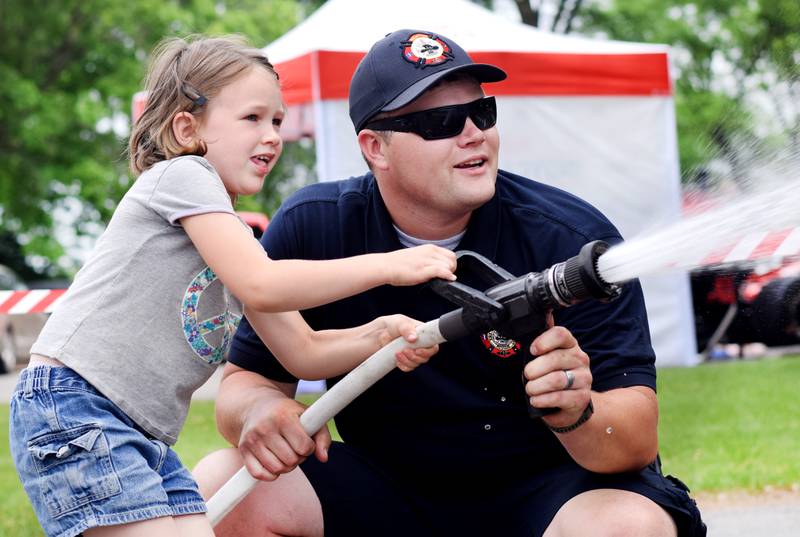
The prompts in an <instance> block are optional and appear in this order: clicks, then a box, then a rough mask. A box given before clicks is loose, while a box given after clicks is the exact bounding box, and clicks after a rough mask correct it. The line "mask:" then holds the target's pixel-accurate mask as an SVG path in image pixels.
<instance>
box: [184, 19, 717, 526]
mask: <svg viewBox="0 0 800 537" xmlns="http://www.w3.org/2000/svg"><path fill="white" fill-rule="evenodd" d="M504 78H505V73H504V72H503V71H501V70H500V69H498V68H496V67H494V66H490V65H486V64H474V63H472V61H471V60H470V58H469V57H468V56H467V54H466V53H465V52H464V51H463V50H462V49H461V47H459V46H458V45H457V44H456V43H455V42H453V41H452V40H450V39H448V38H446V37H444V36H441V35H436V34H433V33H430V32H425V31H415V30H400V31H397V32H394V33H392V34H389V35H388V36H387V37H385V38H384V39H382V40H381V41H379V42H378V43H376V44H375V45H374V46H373V48H372V49H371V50H370V52H369V53H368V54H367V56H366V57H365V58H364V59H363V60H362V62H361V63H360V65H359V67H358V69H357V70H356V73H355V74H354V76H353V80H352V82H351V88H350V117H351V119H352V120H353V124H354V126H355V128H356V132H357V133H358V143H359V145H360V147H361V150H362V152H363V154H364V157H365V159H366V161H367V162H368V164H369V167H370V169H371V170H372V173H369V174H367V175H365V176H363V177H358V178H352V179H349V180H347V181H342V182H334V183H320V184H316V185H312V186H310V187H307V188H305V189H303V190H301V191H300V192H298V193H296V194H295V195H294V196H292V197H290V198H289V199H288V200H287V201H286V202H285V203H284V204H283V206H282V208H281V210H280V211H279V212H278V213H277V214H276V215H275V217H274V219H273V220H272V222H271V224H270V227H269V229H268V230H267V233H266V235H265V237H264V239H263V244H264V247H265V248H266V250H267V251H268V252H269V254H270V256H271V257H273V258H282V257H298V258H308V259H328V258H336V257H342V256H351V255H356V254H360V253H367V252H383V251H389V250H393V249H396V248H400V247H403V246H409V245H412V244H420V243H425V242H434V243H436V244H440V245H444V246H446V247H450V248H458V249H466V250H473V251H475V252H477V253H479V254H481V255H483V256H485V257H487V258H489V259H490V260H492V261H493V262H495V263H497V264H498V265H500V266H501V267H503V268H505V269H506V270H508V271H509V272H511V273H513V274H518V275H519V274H524V273H527V272H530V271H541V270H543V269H545V268H547V267H550V266H552V265H553V264H554V263H557V262H561V261H564V260H565V259H567V258H569V257H571V256H573V255H575V254H576V253H577V252H578V250H579V249H580V247H581V246H582V245H583V244H585V243H587V242H589V241H591V240H595V239H601V240H605V241H607V242H612V243H613V242H619V241H621V237H620V236H619V234H618V232H617V231H616V230H615V229H614V227H613V226H612V225H611V224H610V223H609V222H608V221H607V220H606V219H605V218H604V217H603V216H602V215H601V214H600V213H599V212H598V211H597V210H596V209H594V208H592V207H591V206H589V205H588V204H586V203H585V202H583V201H581V200H579V199H577V198H575V197H574V196H571V195H569V194H567V193H565V192H563V191H560V190H557V189H554V188H551V187H548V186H545V185H542V184H539V183H536V182H534V181H531V180H529V179H525V178H522V177H518V176H515V175H513V174H510V173H507V172H503V171H500V172H498V162H497V159H498V147H499V136H498V132H497V128H496V127H495V118H496V110H495V105H494V101H493V99H491V98H485V96H484V93H483V89H482V86H481V84H482V83H487V82H496V81H499V80H502V79H504ZM343 277H345V276H344V275H343ZM454 308H455V306H453V305H452V304H450V303H448V302H447V301H445V300H444V299H442V298H440V297H438V296H437V295H435V294H434V293H433V292H431V291H430V289H428V288H427V287H426V286H419V287H418V288H411V289H410V290H409V288H405V289H395V288H388V287H384V288H378V289H375V290H373V291H370V292H368V293H364V294H362V295H359V296H356V297H353V298H350V299H347V300H342V301H340V302H337V303H334V304H330V305H327V306H323V307H320V308H315V309H313V310H310V311H306V312H304V315H305V317H306V318H307V320H308V321H309V323H310V324H311V325H312V326H313V327H314V328H315V329H322V328H335V327H345V326H351V325H355V324H357V323H363V322H366V321H368V320H370V319H372V318H374V317H377V316H379V315H383V314H387V313H395V312H399V313H404V314H406V315H409V316H412V317H414V318H417V319H420V320H423V321H427V320H430V319H434V318H437V317H439V316H440V315H442V314H443V313H446V312H448V311H451V310H453V309H454ZM554 322H555V325H556V326H555V327H552V328H550V329H548V330H547V331H545V332H544V333H542V334H541V335H539V336H538V337H537V338H536V339H535V340H534V341H533V342H532V343H531V342H529V341H528V342H515V341H513V340H509V339H508V338H504V337H503V335H502V334H497V333H493V332H490V333H489V334H483V335H480V334H475V335H474V336H471V337H466V338H463V339H462V340H459V341H454V342H448V343H445V344H443V345H442V346H441V349H440V352H439V354H438V355H437V356H435V357H434V358H433V359H432V360H431V362H430V363H428V364H426V365H425V366H424V367H421V368H419V369H418V370H417V371H415V372H413V373H411V374H399V373H397V372H392V373H390V374H389V375H387V376H386V377H385V378H384V379H382V380H380V381H379V382H378V383H377V384H376V385H375V386H373V387H372V388H370V389H369V390H367V391H366V392H365V393H364V394H363V395H361V396H360V397H358V398H357V399H356V400H355V401H354V402H353V403H351V404H350V405H349V406H348V407H347V408H346V409H344V410H343V411H342V412H341V413H340V414H339V415H338V416H337V418H336V423H337V426H338V430H339V432H340V434H341V436H342V438H343V440H344V442H345V444H342V443H338V442H337V443H333V444H330V437H329V435H328V432H327V431H320V432H318V433H317V434H316V435H314V437H313V438H309V437H308V435H306V434H305V433H304V432H303V430H302V428H301V427H300V426H299V422H298V415H299V414H300V413H301V412H302V407H301V406H300V405H299V404H298V403H295V402H294V401H293V400H292V399H291V397H292V396H293V394H294V389H295V385H296V384H295V383H296V379H294V378H293V377H291V375H289V374H288V373H286V371H285V370H283V368H282V367H281V366H280V364H279V363H278V362H277V360H275V358H274V357H272V355H271V354H270V353H269V351H268V350H267V349H266V348H265V347H264V346H263V344H262V343H261V342H260V341H259V340H258V338H257V336H256V335H255V334H254V332H253V330H252V328H250V327H249V325H248V324H247V323H246V322H243V323H242V326H241V327H240V329H239V332H238V334H237V337H236V341H235V343H234V347H233V350H232V352H231V355H230V357H229V364H228V365H226V371H225V375H224V379H223V381H222V385H221V388H220V393H219V397H218V399H217V417H218V423H219V427H220V430H221V432H222V434H223V435H224V436H225V437H226V438H227V439H228V440H229V441H230V442H232V443H233V444H234V445H237V446H238V451H237V450H234V449H231V450H227V451H224V452H219V453H216V454H213V455H212V456H210V457H209V458H207V459H206V460H204V461H203V462H201V464H200V466H199V467H198V468H197V469H196V474H197V476H198V479H199V480H200V482H201V484H202V485H203V487H204V489H205V492H206V493H207V494H209V495H210V493H211V492H213V491H214V490H216V488H218V487H219V486H220V485H221V484H222V483H223V482H224V481H225V480H226V479H227V478H228V477H229V476H230V475H231V474H232V473H233V472H234V471H235V470H236V469H237V468H239V467H240V466H241V465H242V464H245V465H246V466H247V468H248V470H249V471H250V473H251V474H252V475H254V476H255V477H257V478H259V479H262V480H264V482H262V483H260V484H259V485H258V486H257V487H256V489H255V490H254V492H253V493H251V495H250V496H249V497H248V498H246V499H245V500H244V502H243V503H242V504H240V506H239V507H238V508H237V509H236V510H234V511H233V512H232V513H231V514H230V515H229V516H228V517H227V518H226V519H225V520H224V521H223V523H222V524H220V525H219V526H218V528H217V529H218V534H223V535H235V534H241V535H244V534H246V535H316V536H318V535H323V532H324V534H325V535H327V536H332V535H345V534H346V535H381V536H386V535H405V536H411V535H413V536H420V535H504V536H505V535H520V536H522V535H526V536H529V535H546V536H548V537H553V536H567V535H574V536H586V535H592V536H597V535H637V536H640V535H648V536H650V535H652V536H662V535H663V536H671V535H681V536H694V535H705V526H704V525H703V523H702V522H701V521H700V514H699V512H698V511H697V508H696V506H695V504H694V502H693V501H692V500H691V499H690V498H689V496H688V495H687V490H686V488H685V486H683V485H682V484H681V483H680V481H678V480H677V479H674V478H665V477H663V476H662V475H661V474H660V471H659V470H658V469H657V467H656V462H655V461H656V460H657V450H658V440H657V431H656V425H657V421H658V405H657V401H656V396H655V386H656V382H655V367H654V360H655V358H654V355H653V351H652V348H651V345H650V339H649V333H648V327H647V319H646V314H645V310H644V302H643V298H642V294H641V290H640V287H639V285H638V283H635V282H634V283H629V284H627V285H625V286H624V289H623V292H622V294H621V296H620V297H619V298H618V299H617V300H615V301H613V302H611V303H608V304H606V303H601V302H599V301H594V300H589V301H586V302H583V303H581V304H577V305H574V306H571V307H569V308H565V309H562V310H558V311H557V312H555V315H554ZM523 344H524V345H530V350H531V353H532V354H533V355H535V356H537V358H536V359H534V360H532V361H531V362H530V363H528V364H527V366H524V378H525V382H524V385H523V382H522V380H521V378H520V377H521V371H522V370H523V365H524V364H523V354H524V353H523V352H521V351H522V349H521V345H523ZM335 381H336V379H332V380H329V383H331V382H335ZM529 403H530V404H531V405H532V406H533V407H536V408H548V407H556V408H558V409H559V410H558V411H557V412H555V413H552V414H548V415H546V416H545V417H543V418H538V419H532V418H531V417H530V416H529V414H528V404H529ZM329 445H330V451H329ZM312 453H314V455H315V456H314V457H310V456H309V455H311V454H312ZM306 457H308V458H307V459H306ZM320 461H322V462H320ZM325 461H327V462H325ZM298 464H299V470H295V471H292V472H291V473H286V472H289V471H290V470H292V469H293V468H295V466H297V465H298ZM280 474H285V475H281V477H280V478H279V479H277V480H276V479H275V478H276V477H277V476H278V475H280Z"/></svg>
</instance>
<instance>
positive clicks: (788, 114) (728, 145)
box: [516, 0, 800, 181]
mask: <svg viewBox="0 0 800 537" xmlns="http://www.w3.org/2000/svg"><path fill="white" fill-rule="evenodd" d="M516 4H517V6H518V8H519V11H520V15H521V18H522V20H523V21H527V22H529V23H533V24H534V25H535V26H540V27H541V26H542V25H541V24H536V23H537V22H540V21H541V20H542V18H541V14H542V12H543V11H544V10H545V9H547V10H549V12H550V13H556V16H555V17H551V19H552V20H553V23H552V24H551V25H550V27H549V29H550V30H555V31H559V29H561V30H560V31H562V32H563V33H568V32H569V31H577V32H580V33H582V34H585V35H589V36H597V35H600V36H604V37H607V38H611V39H618V40H623V41H642V42H649V43H665V44H668V45H670V46H671V47H672V48H673V54H672V59H673V63H674V67H675V69H676V73H675V74H676V77H675V102H676V110H677V123H678V141H679V146H680V158H681V169H682V171H683V176H684V178H685V180H687V181H692V180H695V179H697V178H698V176H703V173H700V174H699V175H698V174H697V173H696V171H697V170H701V171H702V170H704V169H705V168H706V166H707V164H708V163H709V162H710V161H712V160H714V159H718V158H722V159H724V160H726V161H728V164H729V165H730V167H731V169H732V174H733V177H734V178H737V173H738V172H737V169H738V168H739V167H740V165H739V160H741V155H740V153H741V152H742V147H745V148H752V147H754V146H756V145H759V144H770V143H772V144H773V145H774V144H778V145H781V144H783V145H785V146H790V147H792V148H793V150H794V151H795V152H797V151H800V145H798V138H800V106H798V104H797V103H798V102H800V67H798V64H799V63H800V62H798V60H800V2H797V0H603V1H600V0H589V1H586V2H583V3H581V2H580V1H577V0H558V1H555V0H553V1H548V0H516ZM565 16H566V17H567V18H566V19H565V18H564V17H565ZM565 20H568V21H572V23H571V24H566V23H565V22H564V21H565ZM576 28H577V29H576ZM739 179H741V180H744V178H739Z"/></svg>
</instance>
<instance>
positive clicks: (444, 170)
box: [380, 79, 500, 218]
mask: <svg viewBox="0 0 800 537" xmlns="http://www.w3.org/2000/svg"><path fill="white" fill-rule="evenodd" d="M481 97H483V90H482V89H481V86H480V84H479V83H478V82H476V81H473V80H464V79H462V80H456V81H452V82H445V83H443V84H440V85H438V86H436V87H434V88H433V89H430V90H428V91H427V92H426V93H424V94H423V95H422V96H421V97H420V98H418V99H417V100H416V101H414V102H413V103H411V104H409V105H408V106H406V107H404V108H401V109H400V110H397V111H396V112H394V113H392V114H391V115H392V116H398V115H403V114H407V113H411V112H418V111H421V110H427V109H430V108H437V107H440V106H448V105H454V104H464V103H468V102H471V101H474V100H476V99H480V98H481ZM499 147H500V139H499V136H498V133H497V127H496V126H495V127H491V128H489V129H487V130H485V131H482V130H480V129H478V127H476V126H475V124H474V123H473V122H472V119H470V118H467V121H466V124H465V125H464V130H463V131H462V132H461V134H459V135H457V136H454V137H452V138H445V139H442V140H424V139H423V138H421V137H420V136H418V135H417V134H414V133H410V132H393V133H392V134H391V137H390V138H389V141H388V144H387V145H386V149H385V151H386V153H385V155H386V162H387V165H388V169H387V170H386V173H381V174H380V175H382V176H383V177H381V178H380V187H381V194H382V195H383V197H384V199H386V202H387V205H389V206H390V207H392V206H394V207H395V208H397V207H398V206H405V207H407V208H408V209H409V210H411V211H420V210H422V211H424V212H435V213H439V214H442V215H449V216H451V217H456V218H461V217H463V216H464V214H465V213H469V212H471V211H472V210H474V209H476V208H478V207H480V206H481V205H483V204H484V203H486V202H487V201H488V200H490V199H491V197H492V196H493V195H494V185H495V180H496V178H497V154H498V149H499ZM393 216H394V215H393Z"/></svg>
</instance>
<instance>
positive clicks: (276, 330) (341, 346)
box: [244, 307, 439, 380]
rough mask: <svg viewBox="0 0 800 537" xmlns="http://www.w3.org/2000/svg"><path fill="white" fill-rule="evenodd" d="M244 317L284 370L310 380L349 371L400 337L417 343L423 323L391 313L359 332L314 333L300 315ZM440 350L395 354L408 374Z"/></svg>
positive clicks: (359, 328) (250, 314)
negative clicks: (419, 329)
mask: <svg viewBox="0 0 800 537" xmlns="http://www.w3.org/2000/svg"><path fill="white" fill-rule="evenodd" d="M244 313H245V315H246V316H247V320H248V321H250V325H251V326H252V327H253V329H254V330H255V331H256V333H257V334H258V337H260V338H261V340H262V341H263V342H264V344H265V345H266V346H267V347H269V349H270V350H271V351H272V352H273V354H275V356H276V357H277V358H278V360H279V361H280V362H281V364H282V365H283V366H284V367H285V368H286V370H287V371H289V372H290V373H291V374H292V375H294V376H295V377H297V378H302V379H306V380H318V379H327V378H330V377H334V376H337V375H342V374H344V373H347V372H348V371H350V370H351V369H353V368H355V367H356V366H357V365H358V364H360V363H361V362H363V361H364V360H365V359H367V358H369V356H371V355H372V354H374V353H375V352H377V351H378V350H379V349H380V348H381V347H383V346H384V345H386V344H387V343H389V342H391V341H392V340H394V339H395V338H397V337H399V336H403V337H404V338H405V339H406V340H407V341H409V342H413V341H415V340H416V339H417V335H416V332H415V327H416V326H417V325H419V324H420V323H419V321H415V320H414V319H411V318H410V317H406V316H404V315H388V316H385V317H378V318H377V319H375V320H374V321H371V322H369V323H367V324H364V325H361V326H357V327H355V328H347V329H341V330H320V331H314V330H312V329H311V327H310V326H308V324H307V323H306V321H305V319H303V317H302V316H301V315H300V314H299V313H297V312H296V311H293V312H284V313H261V312H257V311H254V310H252V309H249V308H247V307H245V312H244ZM438 349H439V346H438V345H434V346H433V347H424V348H419V349H411V348H405V349H403V350H402V351H400V352H398V353H397V354H396V355H395V356H396V358H397V363H398V367H399V368H400V369H402V370H404V371H410V370H411V369H414V368H415V367H417V366H418V365H420V364H421V363H424V362H427V361H428V359H429V358H430V357H431V356H432V355H433V354H435V353H436V351H438Z"/></svg>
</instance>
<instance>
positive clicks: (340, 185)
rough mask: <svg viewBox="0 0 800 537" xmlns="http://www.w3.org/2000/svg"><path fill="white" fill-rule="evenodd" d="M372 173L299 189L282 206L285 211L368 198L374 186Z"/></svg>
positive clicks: (354, 201) (353, 201) (355, 201)
mask: <svg viewBox="0 0 800 537" xmlns="http://www.w3.org/2000/svg"><path fill="white" fill-rule="evenodd" d="M372 183H373V177H372V174H366V175H361V176H358V177H351V178H349V179H344V180H341V181H323V182H320V183H313V184H310V185H307V186H304V187H303V188H301V189H299V190H298V191H297V192H295V193H294V194H292V195H291V196H289V197H288V198H286V200H285V201H284V202H283V204H282V206H281V208H282V210H283V211H284V212H287V211H294V210H296V209H298V208H309V209H312V208H315V207H319V206H326V205H329V206H336V205H340V204H343V203H357V202H359V201H363V200H365V199H366V198H367V196H368V194H369V189H370V188H371V187H372Z"/></svg>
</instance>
